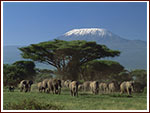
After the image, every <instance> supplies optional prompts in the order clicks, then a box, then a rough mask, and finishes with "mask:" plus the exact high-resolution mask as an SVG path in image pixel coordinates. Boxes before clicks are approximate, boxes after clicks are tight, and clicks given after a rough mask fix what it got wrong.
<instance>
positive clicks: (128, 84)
mask: <svg viewBox="0 0 150 113" xmlns="http://www.w3.org/2000/svg"><path fill="white" fill-rule="evenodd" d="M133 85H134V81H125V82H122V83H121V85H120V91H121V92H120V94H122V93H124V92H127V93H128V95H131V92H133Z"/></svg>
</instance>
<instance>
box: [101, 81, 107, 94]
mask: <svg viewBox="0 0 150 113" xmlns="http://www.w3.org/2000/svg"><path fill="white" fill-rule="evenodd" d="M99 89H100V91H101V92H102V93H106V92H107V91H108V85H107V83H100V84H99Z"/></svg>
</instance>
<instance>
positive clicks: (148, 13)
mask: <svg viewBox="0 0 150 113" xmlns="http://www.w3.org/2000/svg"><path fill="white" fill-rule="evenodd" d="M4 2H62V3H63V2H146V3H147V110H3V82H2V81H3V3H4ZM148 75H149V1H1V112H149V76H148Z"/></svg>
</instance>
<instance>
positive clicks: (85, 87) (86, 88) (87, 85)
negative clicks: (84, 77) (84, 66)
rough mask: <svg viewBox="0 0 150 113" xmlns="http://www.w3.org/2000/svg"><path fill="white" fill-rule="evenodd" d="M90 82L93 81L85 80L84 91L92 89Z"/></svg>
mask: <svg viewBox="0 0 150 113" xmlns="http://www.w3.org/2000/svg"><path fill="white" fill-rule="evenodd" d="M90 83H91V81H85V82H84V83H83V88H84V91H88V90H90Z"/></svg>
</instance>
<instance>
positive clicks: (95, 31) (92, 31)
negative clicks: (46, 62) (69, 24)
mask: <svg viewBox="0 0 150 113" xmlns="http://www.w3.org/2000/svg"><path fill="white" fill-rule="evenodd" d="M64 35H65V36H71V35H75V36H83V35H97V36H102V37H104V36H106V35H107V36H112V33H111V32H110V31H108V30H106V29H100V28H82V29H73V30H70V31H68V32H67V33H65V34H64Z"/></svg>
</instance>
